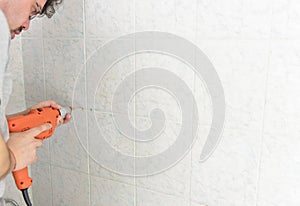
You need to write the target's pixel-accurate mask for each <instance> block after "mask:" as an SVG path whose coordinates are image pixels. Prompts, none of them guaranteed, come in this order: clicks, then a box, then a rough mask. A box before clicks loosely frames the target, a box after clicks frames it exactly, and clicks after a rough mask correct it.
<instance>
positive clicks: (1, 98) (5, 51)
mask: <svg viewBox="0 0 300 206" xmlns="http://www.w3.org/2000/svg"><path fill="white" fill-rule="evenodd" d="M9 46H10V30H9V27H8V23H7V20H6V18H5V16H4V14H3V12H2V11H1V10H0V133H1V135H2V137H3V138H4V140H5V141H7V140H8V137H9V131H8V127H7V121H6V116H5V108H6V106H7V103H8V100H9V95H10V94H11V90H12V80H11V77H10V74H9V73H8V72H7V65H8V59H9V58H8V57H9ZM4 189H5V182H4V180H1V181H0V205H1V197H2V196H3V194H4Z"/></svg>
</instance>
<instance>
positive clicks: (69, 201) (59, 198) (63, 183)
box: [51, 166, 89, 206]
mask: <svg viewBox="0 0 300 206" xmlns="http://www.w3.org/2000/svg"><path fill="white" fill-rule="evenodd" d="M51 174H52V188H53V205H66V206H67V205H88V204H89V177H88V175H87V174H84V173H80V172H77V171H74V170H68V169H64V168H60V167H55V166H53V167H52V168H51Z"/></svg>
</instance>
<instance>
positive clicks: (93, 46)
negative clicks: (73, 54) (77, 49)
mask: <svg viewBox="0 0 300 206" xmlns="http://www.w3.org/2000/svg"><path fill="white" fill-rule="evenodd" d="M105 43H107V42H105V39H93V38H86V39H85V49H86V59H87V60H86V61H88V60H89V58H91V57H92V56H93V55H94V54H95V53H97V51H98V50H99V49H101V48H102V46H103V45H105Z"/></svg>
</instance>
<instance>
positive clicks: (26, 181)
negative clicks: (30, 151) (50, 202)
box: [12, 167, 32, 190]
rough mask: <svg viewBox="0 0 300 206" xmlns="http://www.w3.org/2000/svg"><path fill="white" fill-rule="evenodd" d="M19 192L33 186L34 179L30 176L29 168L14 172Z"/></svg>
mask: <svg viewBox="0 0 300 206" xmlns="http://www.w3.org/2000/svg"><path fill="white" fill-rule="evenodd" d="M12 173H13V176H14V179H15V182H16V185H17V187H18V189H19V190H22V189H27V188H29V187H30V186H31V185H32V178H31V177H29V175H28V167H24V168H23V169H20V170H17V171H14V172H12Z"/></svg>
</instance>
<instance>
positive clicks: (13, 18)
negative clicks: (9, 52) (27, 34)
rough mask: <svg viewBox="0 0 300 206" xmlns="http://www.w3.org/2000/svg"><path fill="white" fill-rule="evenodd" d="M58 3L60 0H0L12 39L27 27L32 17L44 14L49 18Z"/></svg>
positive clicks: (0, 6) (0, 7)
mask: <svg viewBox="0 0 300 206" xmlns="http://www.w3.org/2000/svg"><path fill="white" fill-rule="evenodd" d="M60 3H61V0H0V9H1V10H2V11H3V13H4V15H5V17H6V19H7V21H8V26H9V29H10V32H11V38H12V39H13V38H14V37H15V35H16V34H20V33H21V32H22V30H27V29H28V28H29V24H30V20H32V19H33V18H34V17H36V16H43V15H46V16H47V17H48V18H50V17H51V16H52V15H53V14H54V13H55V9H54V7H55V6H56V5H57V4H60Z"/></svg>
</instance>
